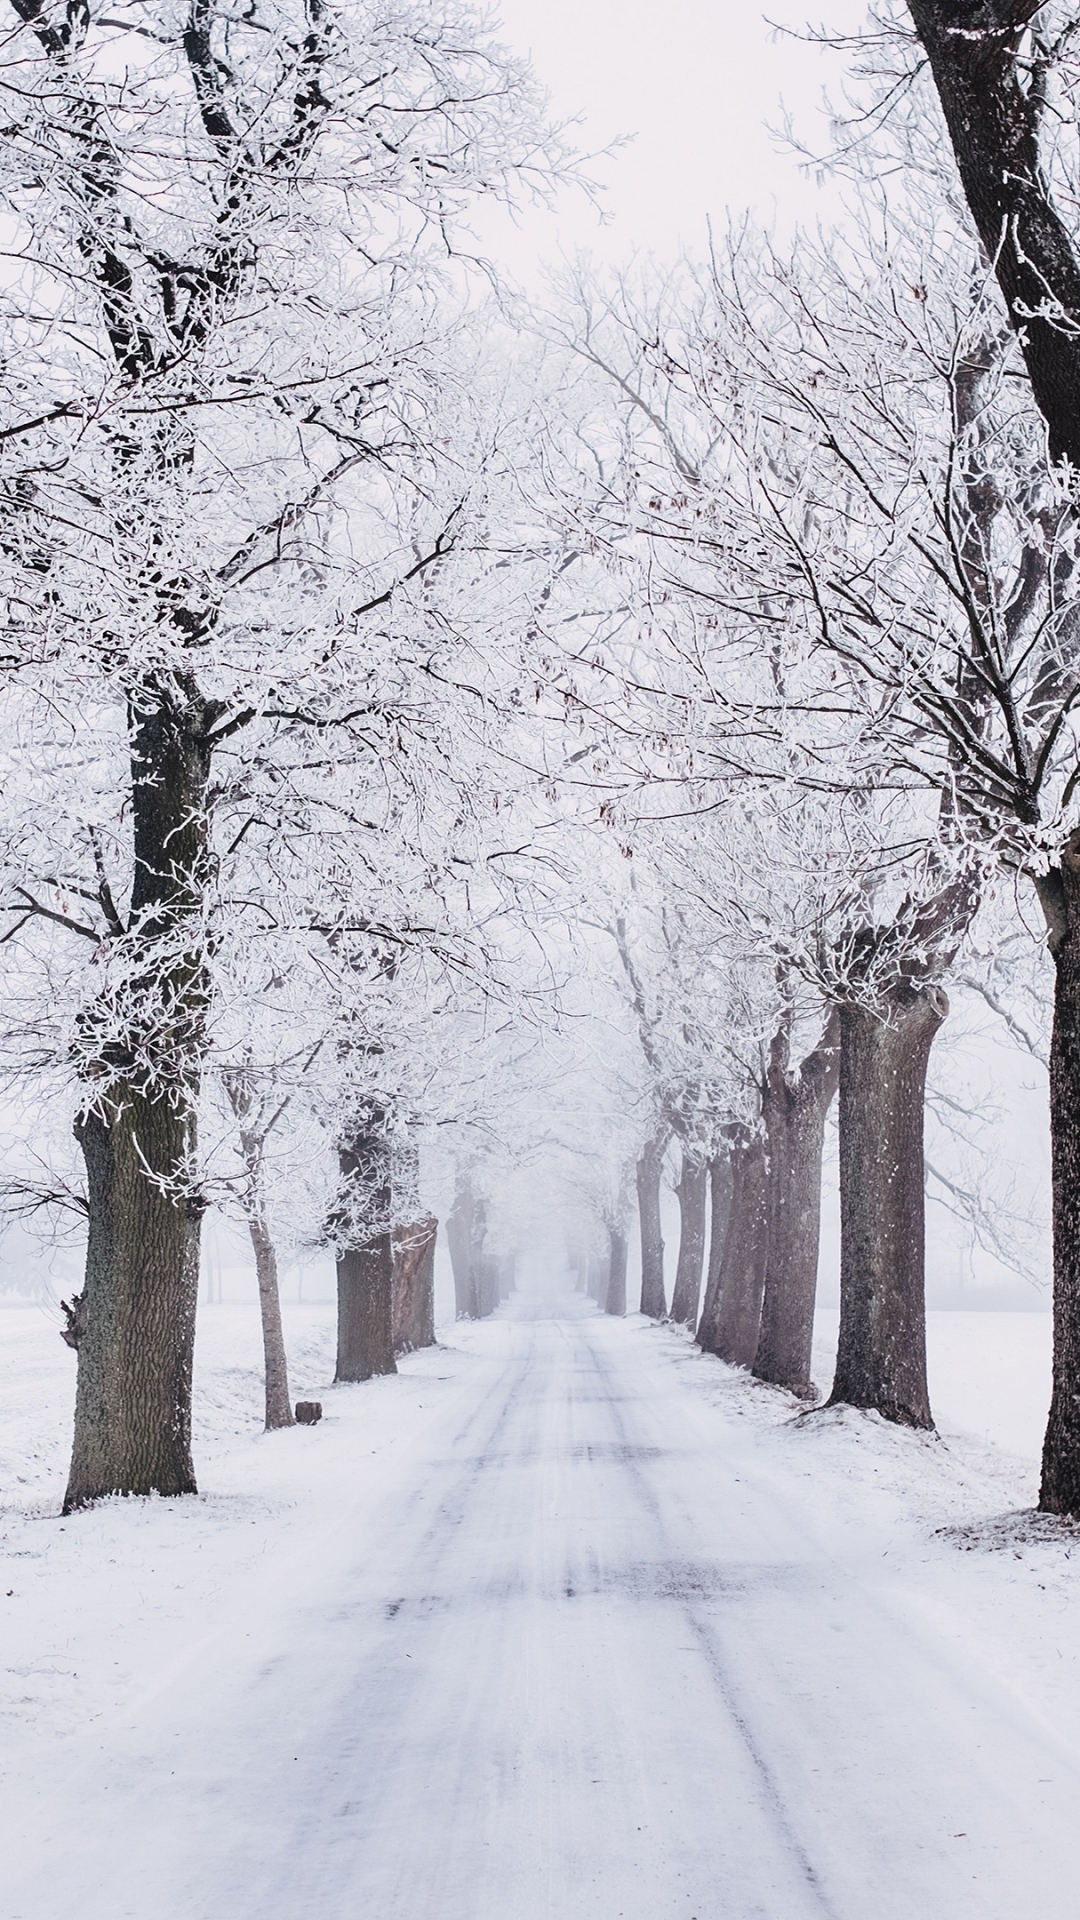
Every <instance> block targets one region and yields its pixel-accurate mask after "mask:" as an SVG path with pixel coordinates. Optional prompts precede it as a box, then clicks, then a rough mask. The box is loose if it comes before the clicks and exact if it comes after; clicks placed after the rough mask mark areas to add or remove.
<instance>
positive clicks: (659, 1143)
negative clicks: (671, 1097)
mask: <svg viewBox="0 0 1080 1920" xmlns="http://www.w3.org/2000/svg"><path fill="white" fill-rule="evenodd" d="M666 1148H667V1130H666V1129H665V1130H664V1131H663V1132H662V1133H655V1134H654V1135H653V1137H652V1139H651V1140H649V1141H647V1142H646V1144H645V1146H644V1148H643V1150H642V1154H641V1158H640V1160H639V1161H638V1163H637V1199H638V1224H639V1230H640V1233H641V1311H642V1313H644V1314H647V1315H648V1317H649V1319H650V1320H662V1319H663V1318H664V1315H665V1314H666V1312H667V1301H666V1299H665V1296H664V1236H663V1228H662V1224H661V1216H660V1180H661V1175H662V1173H663V1167H664V1153H665V1150H666Z"/></svg>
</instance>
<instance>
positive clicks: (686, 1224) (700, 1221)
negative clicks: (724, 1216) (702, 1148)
mask: <svg viewBox="0 0 1080 1920" xmlns="http://www.w3.org/2000/svg"><path fill="white" fill-rule="evenodd" d="M708 1187H709V1170H708V1165H707V1163H706V1162H705V1161H704V1160H700V1159H697V1158H696V1157H694V1156H693V1155H691V1154H690V1153H688V1152H687V1150H686V1148H685V1147H684V1148H683V1150H682V1170H681V1172H680V1174H679V1184H678V1186H677V1187H676V1189H675V1191H676V1193H677V1194H678V1196H679V1258H678V1261H677V1262H676V1266H675V1285H674V1287H673V1288H672V1290H671V1318H672V1320H673V1321H675V1323H676V1325H677V1326H680V1327H694V1326H696V1325H697V1317H698V1303H699V1301H700V1298H701V1272H702V1267H703V1265H704V1262H705V1206H706V1201H707V1198H708Z"/></svg>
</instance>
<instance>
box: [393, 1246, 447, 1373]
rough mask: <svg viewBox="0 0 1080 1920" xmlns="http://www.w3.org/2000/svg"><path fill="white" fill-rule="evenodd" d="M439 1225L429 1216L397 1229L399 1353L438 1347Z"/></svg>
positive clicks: (395, 1337)
mask: <svg viewBox="0 0 1080 1920" xmlns="http://www.w3.org/2000/svg"><path fill="white" fill-rule="evenodd" d="M438 1231H439V1223H438V1221H437V1220H436V1218H435V1216H434V1214H430V1213H429V1214H425V1215H424V1217H423V1218H422V1219H420V1220H416V1221H414V1222H413V1223H412V1224H411V1225H410V1226H407V1227H395V1228H394V1318H393V1341H394V1352H395V1353H411V1352H412V1351H413V1350H414V1348H417V1347H433V1346H434V1345H435V1240H436V1236H437V1234H438Z"/></svg>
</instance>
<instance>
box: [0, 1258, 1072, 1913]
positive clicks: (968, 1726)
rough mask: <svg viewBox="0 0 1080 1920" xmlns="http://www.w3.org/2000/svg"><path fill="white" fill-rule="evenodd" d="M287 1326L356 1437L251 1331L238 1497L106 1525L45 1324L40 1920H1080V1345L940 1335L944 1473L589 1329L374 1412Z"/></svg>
mask: <svg viewBox="0 0 1080 1920" xmlns="http://www.w3.org/2000/svg"><path fill="white" fill-rule="evenodd" d="M286 1311H287V1332H288V1336H289V1341H290V1350H291V1355H292V1364H293V1375H294V1389H295V1391H296V1393H297V1395H298V1396H299V1395H300V1394H301V1393H303V1394H304V1395H315V1396H317V1397H321V1398H322V1399H323V1401H324V1404H325V1406H326V1417H325V1419H324V1421H323V1422H322V1424H321V1425H320V1426H318V1427H316V1428H313V1429H297V1430H293V1431H290V1432H288V1433H284V1434H276V1435H270V1436H266V1435H263V1434H261V1433H260V1432H259V1431H258V1418H259V1383H258V1372H257V1360H258V1345H257V1343H258V1329H257V1316H256V1313H255V1310H254V1308H253V1307H242V1306H227V1307H214V1308H212V1309H210V1310H209V1311H204V1312H203V1316H202V1325H201V1329H200V1338H199V1353H198V1364H197V1401H196V1404H197V1409H198V1457H199V1467H200V1483H201V1485H202V1488H203V1492H202V1493H201V1495H200V1496H199V1498H197V1499H193V1500H185V1501H163V1500H129V1501H120V1500H117V1501H110V1502H106V1503H104V1504H103V1505H101V1506H100V1507H98V1508H97V1509H95V1510H94V1511H92V1512H89V1513H86V1514H82V1515H79V1516H77V1517H74V1518H72V1519H70V1520H67V1521H62V1520H59V1519H58V1518H57V1505H58V1501H59V1497H60V1494H61V1492H62V1487H63V1475H64V1467H65V1464H66V1460H65V1455H66V1446H67V1440H68V1426H69V1419H70V1403H71V1393H72V1380H73V1372H74V1368H73V1365H72V1364H71V1358H72V1357H71V1355H70V1354H68V1353H67V1351H66V1349H65V1348H64V1347H63V1346H62V1344H61V1342H60V1341H59V1340H58V1339H57V1338H56V1332H55V1327H54V1325H53V1324H52V1322H51V1320H50V1318H49V1317H48V1316H47V1315H46V1314H45V1313H43V1312H40V1311H38V1310H37V1309H34V1308H29V1307H25V1306H22V1307H18V1306H0V1369H2V1374H3V1380H2V1389H0V1391H2V1399H0V1408H2V1413H0V1468H2V1470H3V1474H4V1479H3V1488H4V1502H5V1504H4V1506H3V1509H2V1512H0V1558H2V1566H0V1609H2V1611H0V1621H2V1622H3V1638H2V1646H3V1659H2V1668H0V1684H2V1689H3V1691H2V1695H0V1711H2V1717H3V1731H4V1738H3V1743H2V1746H0V1769H2V1776H3V1786H2V1793H3V1805H4V1833H5V1836H6V1840H7V1844H6V1846H5V1848H4V1849H3V1853H2V1856H0V1914H2V1916H3V1920H74V1916H76V1915H78V1916H79V1920H127V1917H128V1916H131V1920H135V1917H136V1916H137V1917H138V1920H211V1916H215V1920H216V1916H218V1915H228V1916H229V1920H279V1917H280V1920H284V1917H285V1916H286V1915H288V1916H292V1915H293V1914H297V1913H304V1914H310V1915H312V1916H313V1917H314V1920H345V1916H349V1920H352V1917H353V1916H355V1915H357V1914H360V1915H370V1916H372V1920H548V1917H549V1916H554V1915H556V1914H558V1915H560V1916H563V1915H569V1916H572V1920H668V1916H671V1920H676V1916H678V1917H679V1920H751V1916H754V1917H755V1920H756V1917H759V1916H760V1920H803V1917H804V1916H807V1920H809V1917H810V1916H813V1917H814V1920H820V1916H831V1917H832V1920H866V1917H867V1915H869V1914H873V1915H874V1916H875V1920H916V1916H917V1920H976V1917H977V1920H998V1916H1000V1917H1001V1920H1005V1916H1009V1920H1016V1917H1017V1916H1019V1917H1020V1920H1024V1917H1025V1916H1028V1915H1030V1916H1038V1920H1058V1917H1059V1916H1060V1920H1065V1917H1066V1916H1068V1917H1069V1920H1072V1915H1073V1913H1074V1911H1075V1893H1074V1891H1073V1884H1072V1883H1073V1878H1074V1863H1073V1851H1074V1843H1073V1822H1074V1818H1075V1806H1076V1803H1077V1795H1078V1790H1080V1777H1078V1775H1080V1748H1078V1743H1077V1728H1078V1726H1080V1714H1078V1708H1080V1648H1078V1636H1077V1634H1076V1631H1075V1624H1074V1623H1075V1617H1076V1609H1077V1603H1078V1600H1080V1592H1078V1580H1080V1544H1078V1543H1080V1536H1078V1535H1077V1534H1075V1533H1074V1531H1073V1529H1072V1528H1070V1527H1068V1526H1066V1525H1063V1524H1061V1523H1053V1522H1048V1521H1045V1520H1044V1521H1040V1520H1037V1519H1035V1518H1033V1517H1032V1516H1031V1515H1030V1514H1025V1513H1024V1512H1023V1511H1022V1509H1024V1508H1025V1507H1030V1504H1031V1501H1032V1498H1033V1493H1034V1485H1035V1472H1036V1464H1037V1462H1036V1453H1037V1439H1038V1421H1039V1416H1038V1414H1037V1411H1036V1408H1037V1403H1038V1402H1039V1400H1040V1398H1041V1399H1043V1400H1044V1399H1045V1353H1046V1317H1045V1316H1044V1315H1023V1314H1003V1315H979V1314H948V1315H940V1316H934V1317H933V1320H932V1329H931V1356H932V1369H933V1372H934V1376H935V1387H934V1391H935V1393H936V1395H937V1399H938V1406H939V1418H940V1420H941V1424H942V1428H943V1437H942V1438H933V1437H929V1436H923V1435H915V1434H911V1433H907V1432H902V1431H899V1430H897V1429H894V1428H890V1427H888V1426H887V1425H886V1424H885V1423H883V1422H882V1421H880V1420H878V1419H876V1418H874V1417H872V1416H866V1415H861V1414H854V1413H851V1412H843V1413H828V1412H826V1413H817V1414H814V1415H811V1416H810V1417H809V1418H805V1417H798V1415H797V1413H796V1410H795V1408H794V1406H793V1404H792V1403H791V1402H790V1401H788V1400H787V1399H786V1397H785V1396H784V1395H782V1394H778V1393H776V1392H774V1391H773V1390H771V1389H767V1388H762V1387H759V1386H756V1385H755V1384H754V1383H753V1382H751V1381H750V1380H748V1379H747V1377H746V1376H744V1375H741V1374H739V1373H736V1372H734V1371H733V1370H731V1369H728V1368H725V1367H723V1366H722V1365H720V1364H719V1363H718V1362H716V1361H715V1360H713V1359H711V1358H709V1357H707V1356H703V1355H701V1354H699V1353H698V1352H697V1351H696V1349H694V1348H693V1347H692V1345H691V1344H690V1343H689V1341H688V1340H686V1339H685V1338H683V1337H682V1336H681V1335H679V1334H678V1333H676V1332H674V1331H672V1330H671V1329H668V1328H656V1327H653V1326H651V1325H649V1324H648V1323H647V1322H644V1321H642V1320H640V1319H638V1318H636V1317H630V1318H628V1319H627V1320H625V1321H616V1320H611V1319H608V1318H607V1317H606V1316H604V1315H601V1314H598V1313H596V1312H595V1311H594V1310H593V1309H592V1307H591V1305H590V1304H589V1303H588V1302H586V1301H584V1300H582V1299H581V1298H580V1297H575V1296H566V1297H558V1298H553V1299H549V1298H548V1297H546V1296H545V1295H544V1294H542V1293H521V1294H518V1295H516V1296H515V1297H514V1299H513V1300H512V1301H511V1302H510V1303H509V1305H508V1307H507V1308H505V1309H504V1310H503V1311H502V1312H501V1313H500V1315H499V1316H498V1317H497V1318H496V1319H495V1320H493V1321H490V1322H488V1323H485V1324H483V1325H479V1326H469V1327H451V1328H446V1329H444V1330H443V1333H442V1335H441V1338H442V1341H443V1344H442V1345H441V1346H440V1347H438V1348H435V1349H432V1350H431V1351H429V1352H427V1353H423V1354H419V1355H413V1356H411V1357H410V1358H409V1359H408V1360H407V1361H406V1362H405V1363H404V1365H403V1369H402V1373H401V1375H400V1376H399V1377H398V1378H396V1379H390V1380H381V1381H376V1382H372V1383H369V1384H368V1385H365V1386H358V1387H350V1388H336V1389H335V1388H328V1387H327V1386H326V1382H327V1381H328V1379H329V1377H330V1373H331V1371H332V1349H333V1337H332V1310H331V1309H329V1308H328V1307H326V1306H325V1305H319V1306H312V1305H307V1306H296V1305H294V1306H292V1307H290V1308H287V1310H286ZM1035 1322H1038V1323H1039V1324H1038V1325H1037V1326H1036V1325H1035V1324H1034V1323H1035ZM1028 1323H1031V1324H1028ZM828 1337H829V1324H828V1320H827V1318H825V1319H823V1325H822V1339H823V1342H825V1343H826V1345H827V1341H828ZM980 1383H981V1384H980ZM1010 1383H1011V1384H1010ZM1025 1396H1026V1398H1027V1400H1028V1401H1030V1402H1031V1404H1030V1405H1027V1406H1026V1407H1025V1409H1024V1410H1022V1409H1021V1405H1020V1403H1021V1400H1022V1399H1024V1398H1025ZM965 1418H966V1419H967V1424H968V1427H969V1429H970V1430H969V1431H968V1432H966V1433H965V1432H963V1431H962V1430H961V1429H962V1424H963V1421H964V1419H965ZM988 1434H996V1435H997V1437H998V1438H999V1439H1000V1440H1003V1441H1004V1442H1005V1443H1006V1446H1008V1447H1011V1448H1013V1449H1014V1450H1015V1451H1014V1452H1009V1451H1006V1450H1005V1448H1004V1447H1002V1446H999V1445H994V1444H992V1442H991V1440H988V1439H987V1437H986V1436H987V1435H988ZM1032 1435H1034V1436H1035V1438H1034V1440H1033V1441H1032V1440H1031V1438H1030V1436H1032Z"/></svg>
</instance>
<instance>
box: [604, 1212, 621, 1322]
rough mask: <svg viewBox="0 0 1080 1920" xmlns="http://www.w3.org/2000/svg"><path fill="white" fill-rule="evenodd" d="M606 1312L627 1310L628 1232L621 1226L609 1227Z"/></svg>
mask: <svg viewBox="0 0 1080 1920" xmlns="http://www.w3.org/2000/svg"><path fill="white" fill-rule="evenodd" d="M604 1312H605V1313H619V1314H622V1313H625V1312H626V1234H625V1233H624V1232H623V1229H622V1228H621V1227H609V1228H608V1272H607V1288H606V1290H605V1295H604Z"/></svg>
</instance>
